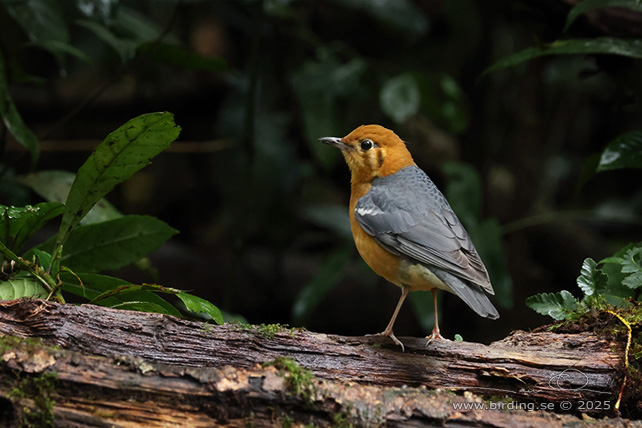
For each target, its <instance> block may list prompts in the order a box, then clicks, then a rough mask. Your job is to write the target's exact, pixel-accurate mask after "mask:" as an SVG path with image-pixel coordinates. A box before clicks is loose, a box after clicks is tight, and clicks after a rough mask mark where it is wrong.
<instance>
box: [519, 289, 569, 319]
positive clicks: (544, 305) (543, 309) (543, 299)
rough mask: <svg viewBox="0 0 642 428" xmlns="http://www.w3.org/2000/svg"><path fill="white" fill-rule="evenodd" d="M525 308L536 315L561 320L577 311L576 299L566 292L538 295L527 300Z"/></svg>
mask: <svg viewBox="0 0 642 428" xmlns="http://www.w3.org/2000/svg"><path fill="white" fill-rule="evenodd" d="M526 306H528V307H529V308H531V309H533V310H535V312H537V313H538V314H542V315H549V316H551V317H552V318H554V319H556V320H563V319H566V318H567V317H568V316H569V315H570V314H571V313H573V312H574V311H576V310H577V299H576V298H575V297H573V295H572V294H571V293H569V292H568V291H566V290H562V291H560V292H558V293H540V294H536V295H534V296H531V297H529V298H527V299H526Z"/></svg>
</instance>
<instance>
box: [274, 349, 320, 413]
mask: <svg viewBox="0 0 642 428" xmlns="http://www.w3.org/2000/svg"><path fill="white" fill-rule="evenodd" d="M263 366H264V367H267V366H274V367H276V368H277V369H278V370H279V375H280V376H281V377H283V379H284V380H285V385H286V386H287V388H288V391H290V392H292V393H294V394H296V395H298V396H301V397H302V398H303V400H304V401H305V402H306V403H307V404H312V402H313V400H314V396H315V395H316V392H317V390H316V387H315V386H314V381H313V379H314V375H313V374H312V372H311V371H310V370H307V369H304V368H303V367H301V366H300V365H299V364H298V363H297V362H296V361H294V360H293V359H292V358H287V357H278V358H276V359H275V360H273V361H268V362H266V363H263Z"/></svg>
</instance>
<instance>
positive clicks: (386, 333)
mask: <svg viewBox="0 0 642 428" xmlns="http://www.w3.org/2000/svg"><path fill="white" fill-rule="evenodd" d="M366 336H388V337H389V338H390V339H392V341H393V342H395V345H399V346H401V352H406V348H405V347H404V346H403V343H401V341H400V340H399V339H397V336H395V334H394V333H393V332H392V329H390V330H388V329H386V330H384V331H382V332H381V333H375V334H366Z"/></svg>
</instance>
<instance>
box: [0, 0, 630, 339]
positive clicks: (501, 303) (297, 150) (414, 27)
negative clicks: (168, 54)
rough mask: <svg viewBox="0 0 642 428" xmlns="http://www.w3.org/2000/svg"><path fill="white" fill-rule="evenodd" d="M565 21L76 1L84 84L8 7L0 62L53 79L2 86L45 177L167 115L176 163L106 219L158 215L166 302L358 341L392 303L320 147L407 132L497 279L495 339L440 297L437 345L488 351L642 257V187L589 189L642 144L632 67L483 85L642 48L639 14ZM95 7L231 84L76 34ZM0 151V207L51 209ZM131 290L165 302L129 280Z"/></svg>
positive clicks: (404, 6) (16, 160)
mask: <svg viewBox="0 0 642 428" xmlns="http://www.w3.org/2000/svg"><path fill="white" fill-rule="evenodd" d="M571 3H573V2H571V1H568V2H566V1H561V0H538V1H467V0H442V1H438V0H412V1H410V0H408V1H387V2H386V1H376V0H345V1H339V0H332V1H329V0H323V1H322V0H317V1H313V0H311V1H295V0H292V1H287V0H280V1H278V0H272V1H268V0H265V1H258V0H245V1H242V0H238V1H232V0H227V1H224V0H216V1H210V2H191V1H186V2H151V1H140V2H139V1H136V2H127V1H114V2H103V3H100V2H96V3H94V2H90V1H89V2H78V3H76V2H71V1H70V2H62V7H61V14H62V16H63V17H64V19H65V23H66V25H68V28H69V31H70V35H71V44H72V45H73V46H75V47H77V48H78V49H80V50H81V51H83V52H84V53H85V54H86V55H88V56H89V58H90V59H91V62H87V61H82V60H79V59H78V58H76V57H74V56H73V55H67V56H65V60H64V63H61V61H60V60H59V59H57V58H56V57H55V56H54V55H52V54H51V53H50V52H49V51H47V50H45V49H42V48H40V47H38V46H33V45H29V44H28V43H27V42H28V41H29V37H28V34H27V32H25V30H24V29H23V28H21V27H20V26H19V25H17V24H16V21H15V20H14V19H13V17H12V16H11V15H10V14H9V13H8V12H7V9H6V8H5V7H4V5H2V6H0V47H1V48H2V51H3V54H4V57H5V58H8V59H9V60H10V61H12V64H13V63H15V64H19V65H20V67H21V68H22V71H21V73H24V74H25V75H29V76H35V77H38V78H39V80H38V81H34V80H33V79H32V80H28V81H25V80H24V79H19V78H18V77H20V75H21V73H18V72H16V71H15V70H14V69H11V68H10V70H14V71H11V74H10V76H9V81H10V82H11V87H10V88H11V93H12V95H13V96H14V99H15V101H16V104H17V106H18V109H19V111H20V112H21V114H22V116H23V118H24V120H25V121H26V123H27V124H28V125H29V126H30V127H31V128H32V129H33V130H34V132H35V133H36V134H37V135H38V136H39V137H40V138H41V141H42V144H43V153H42V156H41V158H40V160H39V163H38V165H37V167H36V169H37V170H47V169H62V170H68V171H75V170H77V168H78V167H79V166H80V165H81V164H82V162H83V161H84V160H85V159H86V157H87V156H88V154H89V153H90V151H91V150H92V149H93V147H95V146H96V145H97V144H98V143H99V142H100V141H101V140H102V139H103V138H104V137H105V136H106V135H107V134H108V133H109V132H111V131H112V130H114V129H116V128H117V127H118V126H120V125H122V124H123V123H125V122H126V121H127V120H129V119H130V118H133V117H135V116H138V115H140V114H143V113H148V112H153V111H170V112H172V113H174V114H175V119H176V122H177V123H178V124H179V125H180V126H181V127H182V128H183V130H182V133H181V135H180V137H179V140H178V141H177V142H176V143H174V145H173V148H172V149H170V150H169V151H168V152H166V153H163V154H162V155H160V156H158V157H157V158H155V159H154V161H153V164H152V165H151V166H149V167H147V168H146V169H144V170H143V171H142V172H140V173H138V174H137V175H135V176H134V177H133V178H132V179H130V180H129V181H127V182H126V183H124V184H123V185H121V186H119V187H118V188H117V189H116V190H115V191H114V192H113V193H111V194H110V195H109V197H108V199H109V200H110V201H111V202H112V203H114V204H115V205H116V206H117V207H118V208H119V209H120V210H121V211H122V212H123V213H126V214H149V215H154V216H157V217H158V218H160V219H162V220H164V221H166V222H167V223H168V224H170V225H171V226H173V227H175V228H177V229H179V230H180V234H179V235H177V236H176V237H174V238H172V239H171V240H170V241H169V242H168V243H167V244H166V245H165V246H164V247H162V248H161V249H160V250H158V251H157V252H156V253H154V254H153V255H152V260H153V262H154V264H155V266H156V268H157V269H158V270H159V273H160V277H159V279H158V281H159V282H160V283H161V284H163V285H167V286H170V287H176V288H182V289H188V290H193V293H194V294H197V295H199V296H201V297H204V298H207V299H209V300H211V301H212V302H213V303H215V304H216V305H218V306H219V307H220V308H221V309H223V310H224V311H226V312H227V313H230V314H238V315H241V316H242V317H244V318H245V319H246V320H248V321H249V322H251V323H277V322H278V323H288V324H290V325H292V326H299V325H304V326H305V327H307V328H308V329H310V330H314V331H320V332H327V333H341V334H355V335H361V334H365V333H374V332H378V331H381V330H383V328H384V327H385V326H386V324H387V322H388V319H389V317H390V315H391V313H392V311H393V309H394V306H395V304H396V302H397V299H398V297H399V294H400V291H399V289H397V288H396V287H393V286H391V285H390V284H388V283H386V281H385V280H383V279H381V278H378V277H376V275H375V274H374V273H372V272H371V271H370V270H369V268H368V267H367V266H366V265H365V264H364V263H363V262H362V261H361V259H360V257H359V256H358V254H357V252H356V250H355V249H354V244H353V243H352V241H351V238H350V236H349V234H346V230H347V228H348V225H347V202H348V199H349V172H348V169H347V166H346V165H345V164H344V162H343V160H342V158H341V157H340V154H339V153H338V151H336V150H333V149H331V148H329V147H327V146H324V145H321V144H320V143H318V141H317V138H319V137H324V136H344V135H346V134H347V133H349V132H350V131H351V130H352V129H353V128H355V127H357V126H359V125H361V124H366V123H378V124H381V125H384V126H386V127H389V128H391V129H393V130H395V131H396V133H397V134H398V135H400V136H401V138H403V139H404V140H406V141H408V143H409V147H410V150H411V152H412V153H413V155H414V157H415V160H416V162H417V164H419V165H420V166H421V167H422V168H423V169H424V170H425V171H426V172H427V173H428V174H429V175H430V176H431V177H432V178H433V180H434V181H435V182H436V183H437V184H438V185H439V186H440V188H441V189H442V190H444V191H445V193H446V194H447V195H448V197H449V199H450V201H451V203H452V205H453V207H455V209H456V210H457V208H458V207H464V208H463V209H465V208H466V207H467V206H468V207H469V208H470V206H471V205H472V206H473V209H471V210H470V212H467V213H460V216H461V217H462V220H463V221H464V223H465V224H466V226H467V227H469V224H468V223H471V222H472V223H475V224H477V226H479V225H480V224H484V227H482V228H481V230H482V231H481V232H478V233H475V234H473V233H472V231H471V235H473V239H474V240H475V244H476V246H477V247H478V249H479V250H480V253H482V256H484V254H489V256H488V258H489V259H492V261H491V262H490V264H492V265H493V268H492V271H491V274H492V279H493V283H494V284H495V288H496V290H497V298H495V299H494V301H495V302H496V303H497V306H498V309H499V311H500V314H501V318H500V319H499V320H498V321H489V320H486V319H482V318H480V317H478V316H477V315H475V314H474V312H473V311H472V310H470V309H468V308H467V307H466V306H465V304H464V303H463V302H461V301H460V300H459V299H457V298H456V297H454V296H452V295H448V296H445V297H443V295H442V297H443V302H442V307H441V315H442V322H441V327H442V333H443V334H444V335H445V336H446V337H449V338H452V337H453V335H454V334H456V333H458V334H461V335H462V336H463V338H464V339H465V340H476V341H482V342H489V341H491V340H495V339H498V338H501V337H503V336H505V335H506V334H507V333H508V332H510V331H511V330H514V329H528V328H533V327H536V326H538V325H541V324H542V323H544V322H547V321H548V319H547V318H544V317H542V316H539V315H537V314H536V313H535V312H534V311H532V310H530V309H528V308H527V307H526V306H525V305H524V299H525V298H526V297H528V296H531V295H533V294H535V293H539V292H549V291H558V290H561V289H567V290H570V291H571V292H573V293H575V294H578V293H577V291H578V289H577V286H576V284H575V280H576V278H577V276H578V275H579V270H580V267H581V264H582V261H583V260H584V258H586V257H591V258H593V259H595V260H600V259H602V258H604V257H607V256H609V255H612V254H613V253H614V252H615V251H616V250H618V249H619V248H621V247H622V246H624V245H625V244H627V243H629V242H635V241H639V240H640V239H641V238H642V233H641V228H640V224H641V221H640V219H641V217H640V211H641V207H642V192H641V190H642V189H641V186H640V182H641V181H640V173H639V172H637V171H614V172H608V173H601V174H598V175H594V176H593V175H583V174H582V168H583V167H584V166H585V165H586V163H587V161H588V159H589V158H590V157H591V156H592V155H593V154H595V153H598V152H599V151H600V150H601V149H603V148H604V146H605V145H606V144H607V143H608V142H609V141H610V140H612V139H613V138H615V137H617V136H618V135H620V134H621V133H623V132H626V131H628V130H631V129H635V128H636V127H637V128H639V125H640V123H641V122H642V114H641V113H642V109H641V106H640V94H641V80H642V78H641V76H642V72H641V68H640V62H639V60H638V61H635V60H631V59H628V58H623V57H619V56H584V55H565V56H555V57H545V58H540V59H536V60H533V61H530V62H527V63H526V64H523V65H520V66H517V67H514V68H508V69H504V70H499V71H495V72H492V73H489V74H486V75H483V76H482V72H483V71H484V70H485V69H486V68H488V67H489V66H491V65H492V64H493V63H494V62H495V61H497V60H499V59H500V58H502V57H505V56H507V55H509V54H511V53H514V52H517V51H519V50H522V49H525V48H527V47H530V46H535V45H537V44H539V43H543V42H551V41H553V40H557V39H561V38H578V37H584V38H595V37H599V36H602V35H615V36H626V37H630V36H636V37H640V34H636V31H639V28H640V24H639V21H636V19H638V20H639V16H636V15H632V12H625V13H622V14H618V13H615V14H609V13H597V14H596V13H594V14H591V15H589V17H588V18H587V17H581V18H580V19H578V20H577V22H576V23H574V24H573V26H571V28H570V30H569V31H568V32H566V33H564V32H563V31H562V28H563V26H564V21H565V19H566V14H567V13H568V11H569V9H570V7H571V6H570V4H571ZM82 4H84V5H85V6H86V5H94V6H96V7H98V6H97V5H99V4H103V5H104V10H102V9H101V10H98V9H95V10H94V11H93V12H91V13H93V15H91V16H92V19H95V20H96V21H99V22H102V23H103V24H104V25H105V26H106V27H108V28H111V29H112V31H113V33H114V34H115V35H117V36H119V37H121V39H122V40H136V39H137V37H141V36H140V33H141V32H142V30H141V27H140V26H130V27H127V26H126V25H121V24H122V23H120V22H119V19H120V18H119V16H120V15H119V13H120V11H123V10H125V11H127V13H129V14H132V15H134V16H136V17H137V19H139V20H140V22H145V23H147V24H148V25H149V26H150V28H152V29H153V30H154V31H156V35H157V37H158V34H161V33H164V39H163V40H164V41H168V42H171V43H172V44H176V45H180V46H183V47H185V48H186V49H188V50H190V51H192V52H195V53H197V54H199V55H200V56H201V57H204V58H222V59H224V60H225V61H226V63H227V64H228V66H229V67H228V68H227V69H225V70H221V71H204V70H193V69H191V68H192V67H190V66H189V65H188V64H185V66H184V67H181V66H177V65H167V64H164V63H163V62H162V61H158V60H157V59H155V58H151V57H150V56H149V55H145V54H144V53H139V54H137V55H136V56H135V58H133V59H129V58H126V59H123V58H122V57H121V56H119V55H118V51H117V50H116V49H114V48H113V46H110V45H109V44H108V43H105V42H104V41H103V40H101V39H100V38H99V37H97V36H96V34H94V33H92V32H90V31H88V30H87V29H86V28H84V27H82V26H80V25H78V24H77V20H78V19H87V16H83V15H82V12H81V8H80V7H81V6H82ZM85 12H86V11H85ZM620 15H622V16H624V18H626V19H624V18H622V17H621V16H620ZM622 19H624V20H622ZM631 20H632V21H631ZM631 22H633V24H631ZM636 22H637V24H635V23H636ZM52 25H54V24H53V23H52ZM398 82H402V83H405V84H408V82H411V84H410V86H409V87H408V86H404V87H403V88H406V89H407V90H408V91H410V93H407V92H404V90H400V91H399V92H397V95H398V97H397V98H396V100H397V101H396V102H397V104H394V103H393V105H392V107H390V106H389V105H387V104H386V101H385V100H383V101H382V98H385V94H386V90H392V89H391V88H394V84H395V83H398ZM408 88H409V89H408ZM413 91H414V92H413ZM417 96H418V97H419V98H418V101H417ZM413 97H414V98H413ZM413 102H415V104H413ZM417 102H418V104H417ZM408 105H416V108H415V109H414V110H412V109H411V110H412V111H410V112H409V113H408V114H405V115H402V116H403V117H401V116H399V115H400V114H401V113H399V111H400V110H396V106H399V108H400V109H401V110H403V108H404V106H406V107H407V106H408ZM79 106H80V107H81V108H78V107H79ZM395 110H396V111H395ZM402 113H403V111H402ZM2 137H3V139H2V141H3V146H2V148H3V151H2V154H1V156H2V166H3V168H4V169H3V179H4V180H5V183H4V184H3V185H2V187H1V188H0V203H3V204H13V205H22V204H27V203H36V202H38V201H40V199H39V198H38V196H37V195H35V194H34V193H32V192H31V191H30V190H29V189H27V188H24V187H21V186H20V185H19V184H17V183H15V182H7V179H9V178H11V177H13V176H15V175H20V174H26V173H28V172H29V167H30V165H29V158H28V156H25V153H24V149H23V148H22V147H21V146H18V145H17V143H15V142H14V141H12V140H11V139H10V138H9V137H8V135H7V133H6V132H3V133H2ZM476 180H478V183H479V185H480V187H479V188H476V187H475V183H477V181H476ZM7 183H9V184H7ZM476 201H477V202H478V203H479V207H480V208H479V211H478V212H475V209H474V206H475V203H476ZM473 228H474V229H476V227H475V226H474V224H473ZM52 230H53V229H52ZM49 233H53V232H52V231H50V232H49ZM485 259H486V258H485ZM486 263H487V265H488V264H489V261H488V260H486ZM489 268H490V267H489ZM115 274H116V273H115ZM117 275H119V276H122V277H124V278H126V279H128V280H130V281H140V282H151V281H152V279H150V278H149V276H147V275H146V274H144V273H141V272H139V271H137V270H136V269H135V268H127V269H124V270H123V271H122V272H119V273H117ZM498 284H499V285H498ZM304 289H306V290H307V291H306V293H307V294H306V295H307V296H308V298H307V299H303V298H302V297H301V294H300V293H301V292H302V290H304ZM423 294H426V295H427V299H426V298H424V299H422V300H417V301H415V303H416V306H417V307H428V309H427V310H423V309H422V310H421V311H420V313H417V312H416V311H415V307H413V305H412V304H411V303H410V302H408V303H406V305H405V306H404V308H403V310H402V312H401V315H400V317H399V319H398V322H397V324H396V328H395V332H396V333H397V335H398V336H410V335H414V336H420V335H425V334H427V333H429V328H431V326H432V324H431V322H430V311H429V307H430V304H429V302H430V296H429V293H423ZM424 297H426V296H424ZM302 302H303V303H302ZM305 302H307V303H305ZM297 305H299V306H298V309H297ZM301 305H303V306H301ZM297 311H298V312H297ZM417 315H419V316H417ZM421 319H424V320H428V321H424V323H423V325H422V323H421V322H420V320H421Z"/></svg>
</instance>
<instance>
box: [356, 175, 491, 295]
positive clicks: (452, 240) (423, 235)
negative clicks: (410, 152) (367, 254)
mask: <svg viewBox="0 0 642 428" xmlns="http://www.w3.org/2000/svg"><path fill="white" fill-rule="evenodd" d="M355 217H356V219H357V221H358V223H359V224H360V225H361V227H362V228H363V229H364V230H365V231H366V232H367V233H368V234H370V235H372V236H373V237H374V238H375V239H376V240H377V241H378V242H379V243H380V244H381V245H382V246H383V247H384V248H386V249H387V250H388V251H391V252H392V253H395V254H400V255H404V256H406V257H409V258H410V259H414V260H416V261H418V262H420V263H422V264H425V265H427V266H428V267H435V268H437V269H436V271H435V274H438V272H441V271H443V272H445V273H447V274H448V276H455V277H457V278H460V279H462V280H464V281H465V282H471V283H473V284H476V285H478V286H479V287H481V288H483V289H484V290H486V291H487V292H488V293H490V294H494V292H493V288H492V286H491V284H490V280H489V278H488V273H487V272H486V268H485V267H484V264H483V262H482V261H481V258H480V257H479V255H478V254H477V251H476V250H475V247H474V245H473V243H472V241H471V240H470V237H469V236H468V233H467V232H466V230H465V229H464V227H463V226H462V224H461V222H460V221H459V219H458V218H457V216H456V215H455V213H454V212H453V210H452V209H451V208H450V205H449V204H448V202H447V201H446V198H445V197H444V196H443V194H442V193H441V192H440V191H439V189H437V186H435V184H434V183H433V182H432V181H431V180H430V178H428V176H427V175H426V173H424V172H423V171H422V170H421V169H419V167H417V166H414V165H413V166H409V167H406V168H403V169H402V170H400V171H399V172H397V173H396V174H393V175H389V176H387V177H380V178H376V179H375V180H374V181H373V182H372V187H371V188H370V191H369V192H368V193H367V194H366V195H365V196H363V197H362V198H361V199H359V201H358V202H357V206H356V209H355ZM438 276H439V275H438ZM444 282H446V283H448V281H447V280H444ZM475 288H476V287H475ZM480 291H481V290H480ZM456 294H458V295H459V293H456ZM482 294H483V293H482ZM460 297H461V296H460ZM489 303H490V302H489Z"/></svg>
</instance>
